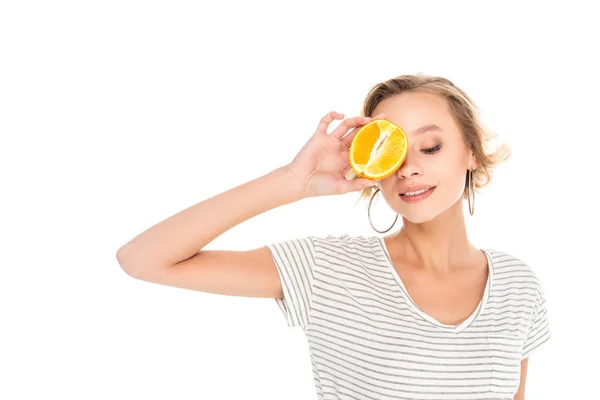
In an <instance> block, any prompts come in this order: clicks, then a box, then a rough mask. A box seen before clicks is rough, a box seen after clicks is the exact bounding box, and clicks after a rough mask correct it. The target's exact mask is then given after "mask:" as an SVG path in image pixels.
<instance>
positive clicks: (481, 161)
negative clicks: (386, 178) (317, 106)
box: [357, 73, 511, 205]
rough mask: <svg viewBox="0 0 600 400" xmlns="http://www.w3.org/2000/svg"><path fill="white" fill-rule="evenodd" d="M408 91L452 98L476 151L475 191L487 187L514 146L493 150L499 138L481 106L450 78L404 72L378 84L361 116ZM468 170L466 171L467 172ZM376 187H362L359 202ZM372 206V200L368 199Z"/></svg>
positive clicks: (453, 109) (456, 117)
mask: <svg viewBox="0 0 600 400" xmlns="http://www.w3.org/2000/svg"><path fill="white" fill-rule="evenodd" d="M405 92H425V93H430V94H434V95H438V96H440V97H442V98H444V99H446V100H447V101H448V105H449V106H450V112H451V113H452V115H453V117H454V120H455V121H456V123H457V125H458V127H459V129H460V131H461V133H462V137H463V140H464V142H465V144H466V146H467V148H469V149H471V150H472V151H473V154H474V155H475V158H476V160H477V168H476V169H474V170H473V184H474V188H475V192H477V190H478V189H480V188H483V187H484V186H486V185H487V184H488V183H489V182H490V180H491V178H492V171H493V169H494V167H495V166H496V165H497V164H498V163H501V162H504V161H506V160H508V158H509V157H510V154H511V150H510V148H509V147H508V146H507V145H506V144H504V143H502V144H501V145H499V146H497V147H496V149H494V150H491V149H490V147H491V146H490V143H491V141H492V140H493V139H495V138H496V137H498V135H497V134H495V133H493V132H491V131H490V130H488V129H487V128H486V127H485V126H484V124H483V122H482V121H481V118H480V114H479V109H478V108H477V106H476V105H475V103H474V102H473V101H472V100H471V98H470V97H469V96H468V95H467V94H466V93H465V92H464V91H463V90H462V89H460V88H458V87H457V86H455V85H454V84H453V83H452V82H451V81H450V80H448V79H446V78H443V77H440V76H429V75H424V74H422V73H419V74H416V75H400V76H397V77H395V78H392V79H389V80H387V81H385V82H381V83H378V84H376V85H375V86H373V87H372V88H371V90H370V91H369V93H368V94H367V96H366V98H365V100H364V103H363V107H362V111H361V115H362V116H367V117H372V116H373V115H372V114H373V111H374V110H375V108H376V107H377V105H378V104H379V103H380V102H382V101H383V100H385V99H387V98H390V97H392V96H396V95H399V94H401V93H405ZM465 172H466V171H465ZM466 183H467V175H466V173H465V190H464V192H463V196H464V197H465V198H467V188H466ZM374 190H376V188H375V187H368V188H365V189H363V190H362V192H361V193H360V197H359V199H358V201H357V203H358V202H360V201H361V200H362V199H366V200H368V199H369V198H370V197H371V196H372V194H373V191H374ZM367 205H368V202H367Z"/></svg>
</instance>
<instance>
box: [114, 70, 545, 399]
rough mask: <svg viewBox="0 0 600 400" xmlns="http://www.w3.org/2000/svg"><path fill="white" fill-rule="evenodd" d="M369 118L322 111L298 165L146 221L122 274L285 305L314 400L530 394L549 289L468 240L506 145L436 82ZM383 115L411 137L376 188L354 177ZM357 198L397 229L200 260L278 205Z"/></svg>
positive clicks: (383, 96)
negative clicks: (468, 220) (357, 143)
mask: <svg viewBox="0 0 600 400" xmlns="http://www.w3.org/2000/svg"><path fill="white" fill-rule="evenodd" d="M363 115H364V116H363V117H354V118H348V119H345V120H344V121H343V122H342V123H341V124H340V125H339V126H338V127H337V128H336V129H334V130H333V131H332V132H331V133H327V129H328V126H329V125H330V123H331V122H332V121H333V120H341V119H343V115H341V114H339V113H336V112H331V113H329V114H327V115H326V116H325V117H323V119H322V120H321V121H320V123H319V125H318V128H317V130H316V132H315V134H314V135H313V136H312V137H311V138H310V140H309V141H308V142H307V143H306V145H305V146H304V147H303V148H302V149H301V150H300V152H299V153H298V154H297V155H296V157H295V158H294V159H293V160H292V161H291V162H290V163H289V164H288V165H285V166H282V167H280V168H277V169H275V170H274V171H272V172H270V173H269V174H266V175H264V176H262V177H259V178H257V179H255V180H252V181H250V182H247V183H245V184H243V185H240V186H238V187H235V188H233V189H230V190H228V191H226V192H224V193H221V194H219V195H217V196H214V197H212V198H209V199H207V200H204V201H202V202H200V203H198V204H196V205H194V206H192V207H190V208H187V209H185V210H183V211H181V212H179V213H178V214H175V215H173V216H172V217H170V218H168V219H166V220H165V221H163V222H161V223H159V224H157V225H155V226H153V227H151V228H150V229H148V230H147V231H145V232H143V233H141V234H140V235H138V236H137V237H135V238H134V239H133V240H131V241H130V242H129V243H127V244H126V245H124V246H123V247H122V248H121V249H119V251H118V253H117V258H118V260H119V263H120V265H121V266H122V268H123V269H124V270H125V271H126V272H127V273H128V274H129V275H131V276H133V277H135V278H137V279H142V280H146V281H151V282H155V283H160V284H165V285H172V286H176V287H182V288H187V289H194V290H199V291H203V292H210V293H219V294H225V295H235V296H248V297H272V298H275V299H276V301H277V303H278V304H279V306H280V308H281V310H282V312H283V313H284V316H285V317H286V320H287V323H288V325H289V326H290V327H297V326H299V327H302V328H303V330H304V332H305V334H306V336H307V338H308V342H309V350H310V354H311V359H312V362H313V363H312V366H313V373H314V381H315V387H316V390H317V395H318V398H319V399H339V398H344V399H384V398H385V399H492V398H493V399H523V398H524V391H525V377H526V373H527V361H528V357H529V355H530V354H531V353H532V352H533V351H534V350H535V349H537V348H538V347H539V346H540V345H541V344H542V343H544V342H546V341H547V340H548V339H549V337H550V333H549V328H548V321H547V316H546V308H545V299H544V294H543V290H542V288H541V286H540V283H539V280H538V279H537V276H536V274H535V273H534V272H533V271H532V270H531V268H530V267H529V266H527V265H526V264H525V263H523V262H522V261H521V260H519V259H518V258H516V257H514V256H513V255H511V254H509V253H506V252H501V251H496V250H484V249H478V248H476V247H475V246H473V245H472V244H471V243H470V241H469V239H468V237H467V233H466V228H465V221H464V213H463V205H464V203H463V201H465V200H466V203H467V205H468V207H465V208H468V210H469V212H470V214H473V212H474V205H475V198H474V196H475V192H476V190H477V189H478V188H481V187H483V186H484V185H486V184H487V183H488V182H489V179H490V176H491V171H492V169H493V167H494V166H495V165H496V164H497V163H498V162H500V161H504V160H506V159H507V158H508V155H509V152H508V150H507V149H505V148H500V149H499V150H497V151H495V152H489V151H488V150H487V147H488V146H487V144H488V141H489V139H490V138H491V136H490V135H488V133H486V131H485V130H484V129H483V128H482V125H481V123H480V121H478V113H477V110H476V108H475V106H474V105H473V103H472V102H471V100H470V99H469V97H468V96H467V95H466V94H465V93H464V92H463V91H462V90H461V89H459V88H457V87H456V86H455V85H454V84H453V83H452V82H450V81H449V80H447V79H444V78H441V77H432V76H425V75H421V74H420V75H403V76H399V77H396V78H394V79H390V80H389V81H386V82H383V83H380V84H378V85H376V86H375V87H374V88H373V89H372V90H371V91H370V92H369V94H368V95H367V98H366V99H365V103H364V107H363ZM374 118H385V119H387V120H389V121H391V122H394V123H395V124H397V125H399V126H400V127H402V128H403V129H404V130H405V131H406V133H407V135H408V139H409V150H408V155H407V157H406V160H405V161H404V163H403V164H402V165H401V166H400V168H399V169H398V170H397V171H396V172H395V173H394V174H393V175H391V176H389V177H388V178H385V179H383V180H381V181H376V182H374V181H369V180H366V179H353V180H348V179H346V176H347V174H348V172H350V165H349V162H348V147H349V144H350V142H351V140H352V138H353V136H354V135H355V133H356V131H357V129H358V128H359V127H360V126H362V125H364V124H366V123H368V122H369V121H371V120H372V119H374ZM359 190H363V193H362V196H361V198H370V201H369V210H368V211H369V212H370V206H371V202H372V200H373V197H374V196H376V195H377V194H378V193H381V195H382V196H383V198H384V199H385V201H386V202H387V204H388V205H389V206H390V207H391V208H392V209H393V210H394V211H395V212H396V213H397V214H398V215H400V216H401V217H402V227H401V228H400V229H399V230H398V231H397V232H395V233H393V234H390V235H388V236H385V237H382V236H378V235H375V236H370V237H363V236H354V237H352V236H349V235H341V236H333V235H329V236H327V237H316V236H310V237H301V238H295V239H291V240H286V241H282V242H279V243H273V244H269V245H268V246H265V247H261V248H258V249H254V250H250V251H223V250H219V251H211V250H200V251H198V249H202V248H203V247H204V246H206V245H207V244H208V243H210V242H211V241H212V240H214V239H215V238H217V237H218V236H219V235H221V234H223V233H224V232H226V231H227V230H228V229H231V228H233V227H234V226H236V225H237V224H240V223H241V222H243V221H246V220H248V219H250V218H252V217H254V216H257V215H259V214H261V213H263V212H266V211H268V210H271V209H273V208H276V207H279V206H282V205H285V204H289V203H292V202H294V201H297V200H300V199H303V198H306V197H311V196H325V195H334V194H344V193H348V192H352V191H359ZM265 193H268V194H269V195H268V196H265ZM368 215H369V216H370V213H369V214H368ZM397 218H398V216H396V219H397ZM369 221H370V219H369ZM394 222H396V221H394ZM371 225H372V226H373V224H371ZM392 226H393V225H392ZM373 227H374V226H373ZM374 229H375V230H376V231H377V232H378V233H385V232H387V231H389V230H390V229H391V227H390V228H389V229H387V230H380V229H378V228H375V227H374Z"/></svg>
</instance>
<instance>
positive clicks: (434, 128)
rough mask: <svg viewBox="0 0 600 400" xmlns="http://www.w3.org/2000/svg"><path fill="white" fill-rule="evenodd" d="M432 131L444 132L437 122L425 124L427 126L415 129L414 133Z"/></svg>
mask: <svg viewBox="0 0 600 400" xmlns="http://www.w3.org/2000/svg"><path fill="white" fill-rule="evenodd" d="M431 131H439V132H443V130H442V128H440V127H439V126H437V125H435V124H429V125H425V126H422V127H420V128H417V129H415V130H413V131H412V134H413V135H415V136H416V135H420V134H421V133H425V132H431Z"/></svg>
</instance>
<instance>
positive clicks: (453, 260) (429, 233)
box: [389, 200, 479, 275]
mask: <svg viewBox="0 0 600 400" xmlns="http://www.w3.org/2000/svg"><path fill="white" fill-rule="evenodd" d="M403 223H404V224H403V227H402V228H401V229H400V230H399V231H398V232H397V233H396V234H394V235H393V236H392V237H391V238H390V239H389V240H390V242H393V243H394V246H395V247H396V248H397V249H398V251H399V252H401V254H402V257H403V258H404V259H405V260H406V261H407V262H409V263H410V264H412V265H417V266H420V267H422V268H423V269H425V270H428V271H430V272H432V273H435V274H442V275H443V274H446V273H448V272H452V271H453V270H456V269H457V268H461V267H464V266H465V265H469V264H470V263H469V261H471V260H473V257H474V256H475V255H477V253H479V250H478V249H477V248H475V247H474V246H473V245H471V243H470V242H469V239H468V237H467V229H466V225H465V218H464V213H463V208H462V201H461V200H459V201H457V202H456V203H455V204H454V205H453V206H452V207H450V208H448V209H447V210H446V211H444V212H443V213H442V214H440V215H438V216H437V217H435V218H434V219H432V220H431V221H428V222H424V223H413V222H410V221H408V220H406V219H405V218H403Z"/></svg>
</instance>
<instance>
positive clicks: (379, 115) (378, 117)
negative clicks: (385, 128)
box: [373, 113, 387, 119]
mask: <svg viewBox="0 0 600 400" xmlns="http://www.w3.org/2000/svg"><path fill="white" fill-rule="evenodd" d="M373 119H387V114H386V113H379V114H377V115H376V116H374V117H373Z"/></svg>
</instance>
